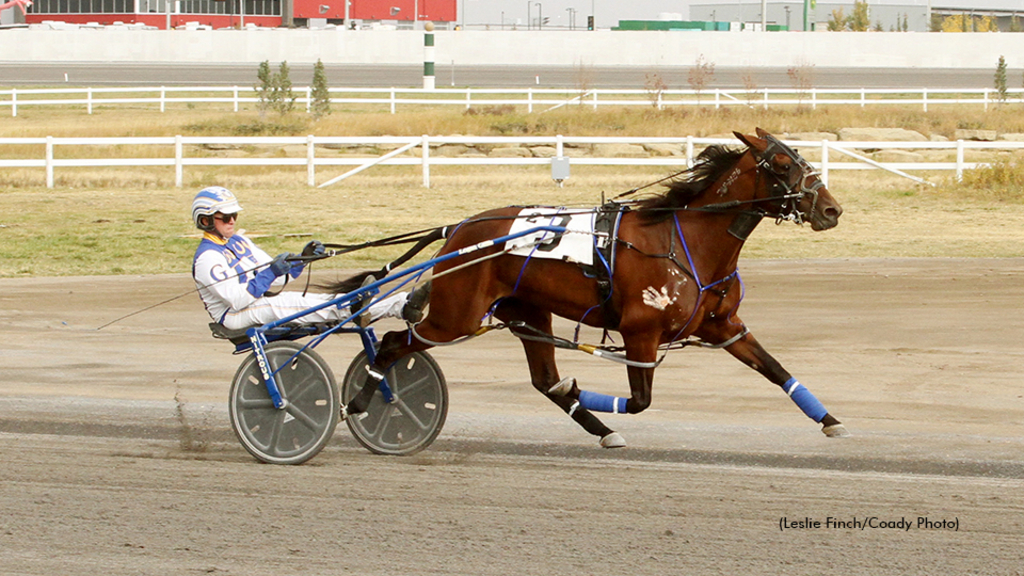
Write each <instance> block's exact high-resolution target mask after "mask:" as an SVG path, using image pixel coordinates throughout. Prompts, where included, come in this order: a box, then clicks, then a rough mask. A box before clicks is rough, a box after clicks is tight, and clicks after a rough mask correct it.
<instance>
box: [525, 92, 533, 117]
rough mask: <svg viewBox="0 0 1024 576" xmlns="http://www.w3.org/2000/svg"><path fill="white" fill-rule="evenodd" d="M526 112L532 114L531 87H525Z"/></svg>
mask: <svg viewBox="0 0 1024 576" xmlns="http://www.w3.org/2000/svg"><path fill="white" fill-rule="evenodd" d="M526 112H527V113H528V114H533V88H527V89H526Z"/></svg>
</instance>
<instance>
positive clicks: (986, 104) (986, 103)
mask: <svg viewBox="0 0 1024 576" xmlns="http://www.w3.org/2000/svg"><path fill="white" fill-rule="evenodd" d="M984 100H985V112H988V88H985V96H984Z"/></svg>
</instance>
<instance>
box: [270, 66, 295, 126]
mask: <svg viewBox="0 0 1024 576" xmlns="http://www.w3.org/2000/svg"><path fill="white" fill-rule="evenodd" d="M290 72H291V69H290V68H288V62H287V61H285V62H281V67H280V69H279V72H278V73H277V74H275V75H274V81H273V86H274V98H273V101H274V109H275V110H277V112H278V114H280V115H282V116H284V115H285V114H288V113H289V112H291V111H292V110H293V109H294V108H295V98H296V97H295V93H294V92H292V79H291V77H290Z"/></svg>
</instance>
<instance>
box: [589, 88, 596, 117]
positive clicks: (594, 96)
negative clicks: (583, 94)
mask: <svg viewBox="0 0 1024 576" xmlns="http://www.w3.org/2000/svg"><path fill="white" fill-rule="evenodd" d="M590 93H591V94H592V95H593V101H594V112H597V88H595V89H593V90H591V91H590Z"/></svg>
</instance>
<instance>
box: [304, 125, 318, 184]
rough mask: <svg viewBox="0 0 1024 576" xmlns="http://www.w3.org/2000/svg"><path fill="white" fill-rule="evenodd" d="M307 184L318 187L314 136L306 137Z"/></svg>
mask: <svg viewBox="0 0 1024 576" xmlns="http://www.w3.org/2000/svg"><path fill="white" fill-rule="evenodd" d="M306 184H307V185H309V186H316V147H315V146H313V135H312V134H310V135H309V136H306Z"/></svg>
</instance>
